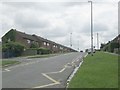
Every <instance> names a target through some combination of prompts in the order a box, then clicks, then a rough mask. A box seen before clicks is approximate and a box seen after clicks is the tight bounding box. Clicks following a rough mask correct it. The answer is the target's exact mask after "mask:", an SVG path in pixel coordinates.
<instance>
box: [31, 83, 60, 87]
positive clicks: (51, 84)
mask: <svg viewBox="0 0 120 90" xmlns="http://www.w3.org/2000/svg"><path fill="white" fill-rule="evenodd" d="M56 84H59V83H51V84H47V85H42V86H37V87H33V88H44V87H48V86H53V85H56Z"/></svg>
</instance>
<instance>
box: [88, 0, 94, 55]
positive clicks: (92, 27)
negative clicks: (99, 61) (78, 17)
mask: <svg viewBox="0 0 120 90" xmlns="http://www.w3.org/2000/svg"><path fill="white" fill-rule="evenodd" d="M88 2H89V3H90V5H91V55H92V56H93V10H92V9H93V6H92V1H88Z"/></svg>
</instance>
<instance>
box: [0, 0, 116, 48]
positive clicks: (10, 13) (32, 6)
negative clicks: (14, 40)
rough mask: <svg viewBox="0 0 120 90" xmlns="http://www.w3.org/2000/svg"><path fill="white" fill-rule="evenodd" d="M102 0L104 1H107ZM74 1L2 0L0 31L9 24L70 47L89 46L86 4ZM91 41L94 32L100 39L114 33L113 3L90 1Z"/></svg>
mask: <svg viewBox="0 0 120 90" xmlns="http://www.w3.org/2000/svg"><path fill="white" fill-rule="evenodd" d="M107 1H108V0H106V1H105V2H107ZM81 2H82V0H81ZM81 2H80V0H79V1H77V2H75V1H74V2H73V1H72V0H71V2H64V1H63V2H4V3H3V5H2V13H1V15H0V16H1V19H2V22H0V23H2V34H1V36H3V35H4V34H5V33H6V32H7V31H8V30H10V29H11V28H16V29H17V30H19V31H22V32H26V33H29V34H36V35H39V36H42V37H44V38H47V39H49V40H52V41H55V42H57V43H60V44H63V45H66V46H70V33H71V32H72V33H73V34H72V44H73V47H72V48H74V49H77V48H78V41H79V48H80V49H81V50H82V49H85V48H89V47H90V4H89V3H85V2H87V0H86V1H84V2H82V3H81ZM93 22H94V45H96V33H97V32H98V33H99V39H100V43H102V42H107V41H108V40H111V39H113V38H114V37H115V36H116V35H117V27H118V25H117V22H118V21H117V3H114V4H113V3H103V2H102V3H98V2H96V0H94V3H93Z"/></svg>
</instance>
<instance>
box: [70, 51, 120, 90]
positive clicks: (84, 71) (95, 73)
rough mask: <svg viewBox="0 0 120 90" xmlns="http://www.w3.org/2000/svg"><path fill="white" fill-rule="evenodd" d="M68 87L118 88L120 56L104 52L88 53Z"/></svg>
mask: <svg viewBox="0 0 120 90" xmlns="http://www.w3.org/2000/svg"><path fill="white" fill-rule="evenodd" d="M68 88H118V56H116V55H111V54H109V53H104V52H96V53H95V54H94V56H91V55H88V56H87V57H86V58H85V59H84V62H83V64H82V65H81V68H80V69H79V70H78V72H77V73H76V74H75V76H74V77H73V78H72V80H71V81H70V83H69V86H68Z"/></svg>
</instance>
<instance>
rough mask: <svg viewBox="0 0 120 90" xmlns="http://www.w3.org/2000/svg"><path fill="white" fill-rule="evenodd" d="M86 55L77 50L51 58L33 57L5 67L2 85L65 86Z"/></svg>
mask: <svg viewBox="0 0 120 90" xmlns="http://www.w3.org/2000/svg"><path fill="white" fill-rule="evenodd" d="M85 55H86V53H78V52H75V53H67V54H62V55H58V56H54V57H49V58H32V59H29V62H26V63H21V64H19V65H15V66H11V67H8V68H5V69H3V71H2V87H3V88H65V87H66V81H67V79H68V77H69V76H70V74H71V73H72V72H73V70H74V69H75V67H76V66H77V65H79V63H80V62H81V61H82V58H83V57H84V56H85ZM23 59H24V60H25V58H23ZM24 60H23V61H24ZM26 60H28V59H27V58H26Z"/></svg>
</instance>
